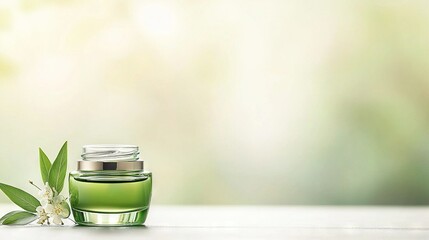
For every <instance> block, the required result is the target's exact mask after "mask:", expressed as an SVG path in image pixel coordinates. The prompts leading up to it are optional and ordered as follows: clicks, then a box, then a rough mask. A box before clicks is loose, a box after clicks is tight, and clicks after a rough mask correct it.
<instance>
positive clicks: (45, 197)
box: [39, 183, 54, 206]
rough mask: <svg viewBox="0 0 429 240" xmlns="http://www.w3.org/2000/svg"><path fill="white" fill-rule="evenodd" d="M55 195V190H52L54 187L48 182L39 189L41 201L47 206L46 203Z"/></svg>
mask: <svg viewBox="0 0 429 240" xmlns="http://www.w3.org/2000/svg"><path fill="white" fill-rule="evenodd" d="M53 196H54V192H53V191H52V188H51V187H49V184H48V183H45V186H43V188H42V190H40V191H39V197H40V203H41V204H42V206H46V204H48V203H50V202H51V201H52V197H53Z"/></svg>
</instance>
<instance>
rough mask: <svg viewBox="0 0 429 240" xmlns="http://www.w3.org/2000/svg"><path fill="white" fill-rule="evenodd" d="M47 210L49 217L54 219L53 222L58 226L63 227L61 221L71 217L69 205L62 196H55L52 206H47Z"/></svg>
mask: <svg viewBox="0 0 429 240" xmlns="http://www.w3.org/2000/svg"><path fill="white" fill-rule="evenodd" d="M45 210H46V212H47V213H48V215H49V217H51V218H52V222H53V223H55V224H58V225H59V224H61V225H63V221H62V220H61V219H62V218H67V217H68V216H70V208H69V205H68V204H67V202H66V201H65V199H64V197H63V196H61V195H58V196H55V197H54V198H53V199H52V204H51V203H49V204H47V205H46V207H45Z"/></svg>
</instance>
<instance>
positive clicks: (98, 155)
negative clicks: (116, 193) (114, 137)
mask: <svg viewBox="0 0 429 240" xmlns="http://www.w3.org/2000/svg"><path fill="white" fill-rule="evenodd" d="M81 156H82V160H79V161H78V163H77V169H78V170H82V171H100V170H101V171H102V170H130V171H132V170H143V161H139V158H140V157H139V156H140V152H139V148H138V146H135V145H120V144H99V145H85V146H83V151H82V155H81Z"/></svg>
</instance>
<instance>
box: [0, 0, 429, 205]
mask: <svg viewBox="0 0 429 240" xmlns="http://www.w3.org/2000/svg"><path fill="white" fill-rule="evenodd" d="M428 56H429V3H428V2H427V1H417V0H407V1H405V0H404V1H399V0H397V1H395V0H393V1H391V0H390V1H387V0H386V1H373V0H349V1H342V0H341V1H339V0H338V1H330V0H323V1H320V0H317V1H316V0H314V1H301V0H288V1H284V0H279V1H274V0H269V1H259V0H255V1H248V0H233V1H231V0H219V1H191V0H187V1H162V0H161V1H145V0H136V1H128V0H121V1H110V0H103V1H101V0H97V1H95V0H56V1H54V0H2V1H0V182H5V183H8V184H12V185H15V186H18V187H21V188H23V189H26V190H28V191H30V192H32V193H34V192H35V191H34V189H33V187H32V186H30V185H29V184H28V183H27V180H28V179H32V180H34V181H35V182H38V183H39V184H41V182H40V176H39V165H38V147H42V148H43V149H44V150H45V152H47V154H48V156H49V157H50V158H51V159H53V158H55V156H56V154H57V151H58V150H59V148H60V147H61V145H62V143H63V142H64V141H65V140H68V141H69V166H68V167H69V170H70V171H71V170H73V169H75V168H76V160H77V159H79V157H80V151H81V146H82V145H84V144H96V143H127V144H137V145H139V146H140V147H141V149H142V157H143V158H144V159H145V160H146V163H147V165H146V166H148V168H149V169H150V170H151V171H153V172H154V196H153V202H154V203H155V204H397V205H417V204H428V203H429V57H428ZM0 201H3V202H6V201H7V199H6V198H5V197H4V195H3V194H1V195H0Z"/></svg>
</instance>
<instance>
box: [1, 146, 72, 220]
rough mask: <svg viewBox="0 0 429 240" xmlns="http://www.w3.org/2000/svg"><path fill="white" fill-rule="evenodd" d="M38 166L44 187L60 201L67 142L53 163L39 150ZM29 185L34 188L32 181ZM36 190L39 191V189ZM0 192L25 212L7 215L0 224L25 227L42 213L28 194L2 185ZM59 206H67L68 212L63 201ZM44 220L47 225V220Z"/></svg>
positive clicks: (64, 174)
mask: <svg viewBox="0 0 429 240" xmlns="http://www.w3.org/2000/svg"><path fill="white" fill-rule="evenodd" d="M39 164H40V173H41V177H42V181H43V183H44V185H46V186H47V188H49V189H51V188H52V190H53V192H54V196H53V198H55V199H60V197H61V196H59V194H60V193H61V191H62V190H63V187H64V180H65V177H66V173H67V142H65V143H64V144H63V146H62V147H61V149H60V151H59V152H58V155H57V157H56V158H55V161H54V162H53V163H51V161H50V160H49V158H48V156H47V155H46V154H45V153H44V152H43V150H42V149H41V148H39ZM30 183H31V184H32V185H34V186H36V185H35V184H34V183H33V182H32V181H30ZM36 187H37V186H36ZM37 188H38V189H39V190H41V188H39V187H37ZM0 190H2V191H3V192H4V193H5V194H6V196H7V197H8V198H9V199H10V200H11V201H12V202H14V203H15V204H16V205H18V206H19V207H21V208H22V209H23V210H25V211H12V212H9V213H7V214H6V215H4V216H3V217H2V218H0V224H3V225H25V224H28V223H31V222H33V221H35V220H36V219H38V218H39V216H38V215H40V214H39V213H40V211H43V213H44V209H43V208H42V204H41V202H40V201H39V200H38V199H37V198H35V197H34V196H33V195H31V194H29V193H28V192H26V191H24V190H21V189H19V188H16V187H13V186H10V185H7V184H4V183H0ZM60 204H62V206H63V207H64V205H65V204H66V205H67V206H66V207H64V208H65V209H66V210H67V209H68V211H69V207H68V204H67V203H66V202H65V201H62V202H61V203H60ZM36 213H38V214H36ZM55 217H57V216H55ZM62 217H63V216H62ZM67 217H68V216H67ZM46 220H47V221H48V223H49V219H46ZM43 222H44V221H40V220H39V223H43ZM61 223H62V222H61Z"/></svg>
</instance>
